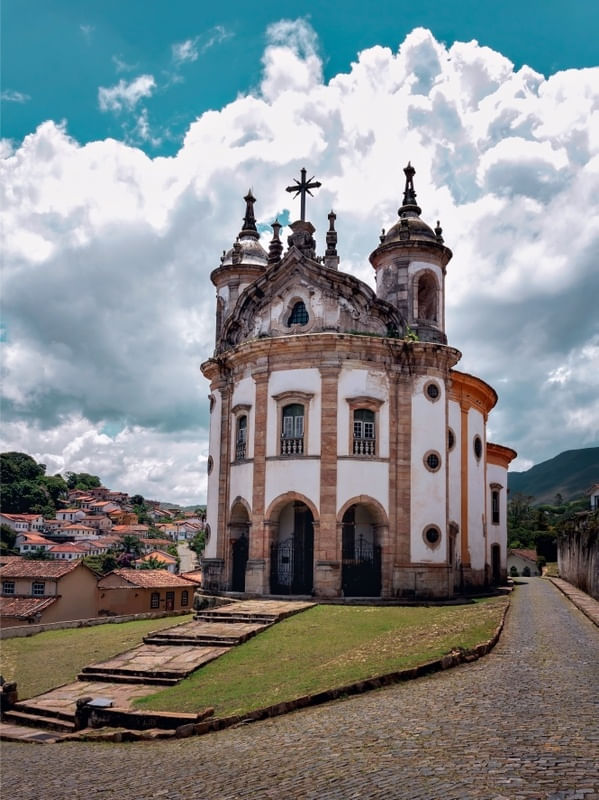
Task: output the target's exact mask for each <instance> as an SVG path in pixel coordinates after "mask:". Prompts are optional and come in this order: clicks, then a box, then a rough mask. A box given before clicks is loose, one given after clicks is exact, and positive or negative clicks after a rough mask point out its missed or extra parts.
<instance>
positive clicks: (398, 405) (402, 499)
mask: <svg viewBox="0 0 599 800" xmlns="http://www.w3.org/2000/svg"><path fill="white" fill-rule="evenodd" d="M391 391H392V394H394V395H395V408H393V407H392V408H391V409H390V414H391V419H390V421H389V424H390V435H391V441H390V453H389V480H390V487H389V503H390V526H391V539H392V541H393V545H392V549H394V553H395V561H394V564H393V578H392V591H391V594H392V595H398V594H400V595H401V594H402V593H403V591H404V590H405V589H406V588H409V587H408V586H407V584H408V581H409V577H410V575H411V571H410V567H411V546H410V539H411V535H412V529H411V502H412V474H411V473H412V378H411V377H410V375H409V374H408V373H407V372H405V373H404V372H402V373H399V372H398V373H397V374H396V376H395V379H394V380H393V381H392V383H391ZM384 584H385V575H384V568H383V585H384Z"/></svg>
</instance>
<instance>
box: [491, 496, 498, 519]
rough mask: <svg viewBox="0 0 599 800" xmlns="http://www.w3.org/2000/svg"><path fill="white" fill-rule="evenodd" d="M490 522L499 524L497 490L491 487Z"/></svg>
mask: <svg viewBox="0 0 599 800" xmlns="http://www.w3.org/2000/svg"><path fill="white" fill-rule="evenodd" d="M491 522H492V523H493V525H499V491H498V490H497V489H493V491H492V492H491Z"/></svg>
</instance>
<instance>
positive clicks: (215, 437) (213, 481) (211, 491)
mask: <svg viewBox="0 0 599 800" xmlns="http://www.w3.org/2000/svg"><path fill="white" fill-rule="evenodd" d="M213 397H214V405H213V406H212V411H211V413H210V447H209V450H208V452H209V453H210V455H211V456H212V460H213V465H212V471H211V472H210V474H209V475H208V481H207V496H206V522H207V523H208V525H210V538H209V539H208V542H207V543H206V549H205V550H204V555H205V557H206V558H216V539H217V533H216V532H217V525H218V484H219V480H218V477H219V472H220V425H221V409H222V398H221V394H220V392H219V391H218V390H216V391H215V392H214V393H213Z"/></svg>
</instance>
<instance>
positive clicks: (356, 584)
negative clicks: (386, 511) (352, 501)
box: [341, 505, 381, 597]
mask: <svg viewBox="0 0 599 800" xmlns="http://www.w3.org/2000/svg"><path fill="white" fill-rule="evenodd" d="M341 530H342V532H341V536H342V539H341V558H342V562H341V563H342V572H341V588H342V590H343V596H344V597H380V594H381V548H380V547H379V546H378V545H377V544H376V539H375V532H374V524H373V522H372V518H371V515H370V513H369V511H368V509H367V508H365V507H364V506H361V505H353V506H350V507H349V508H348V509H347V511H346V512H345V514H344V515H343V519H342V529H341Z"/></svg>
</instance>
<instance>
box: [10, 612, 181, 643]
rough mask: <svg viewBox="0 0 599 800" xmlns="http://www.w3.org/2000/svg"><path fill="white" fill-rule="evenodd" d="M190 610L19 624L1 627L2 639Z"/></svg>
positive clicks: (178, 614)
mask: <svg viewBox="0 0 599 800" xmlns="http://www.w3.org/2000/svg"><path fill="white" fill-rule="evenodd" d="M190 613H191V612H190V611H168V612H165V611H158V612H155V611H154V612H152V611H148V612H146V613H144V614H123V615H121V616H116V617H92V618H91V619H72V620H64V621H63V622H47V623H45V624H42V625H19V626H15V627H13V628H2V629H0V639H15V638H18V637H21V636H34V635H35V634H36V633H43V632H44V631H60V630H63V629H64V628H89V627H91V626H92V625H106V624H107V623H113V622H135V621H136V620H140V619H162V617H181V616H184V615H186V614H190Z"/></svg>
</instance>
